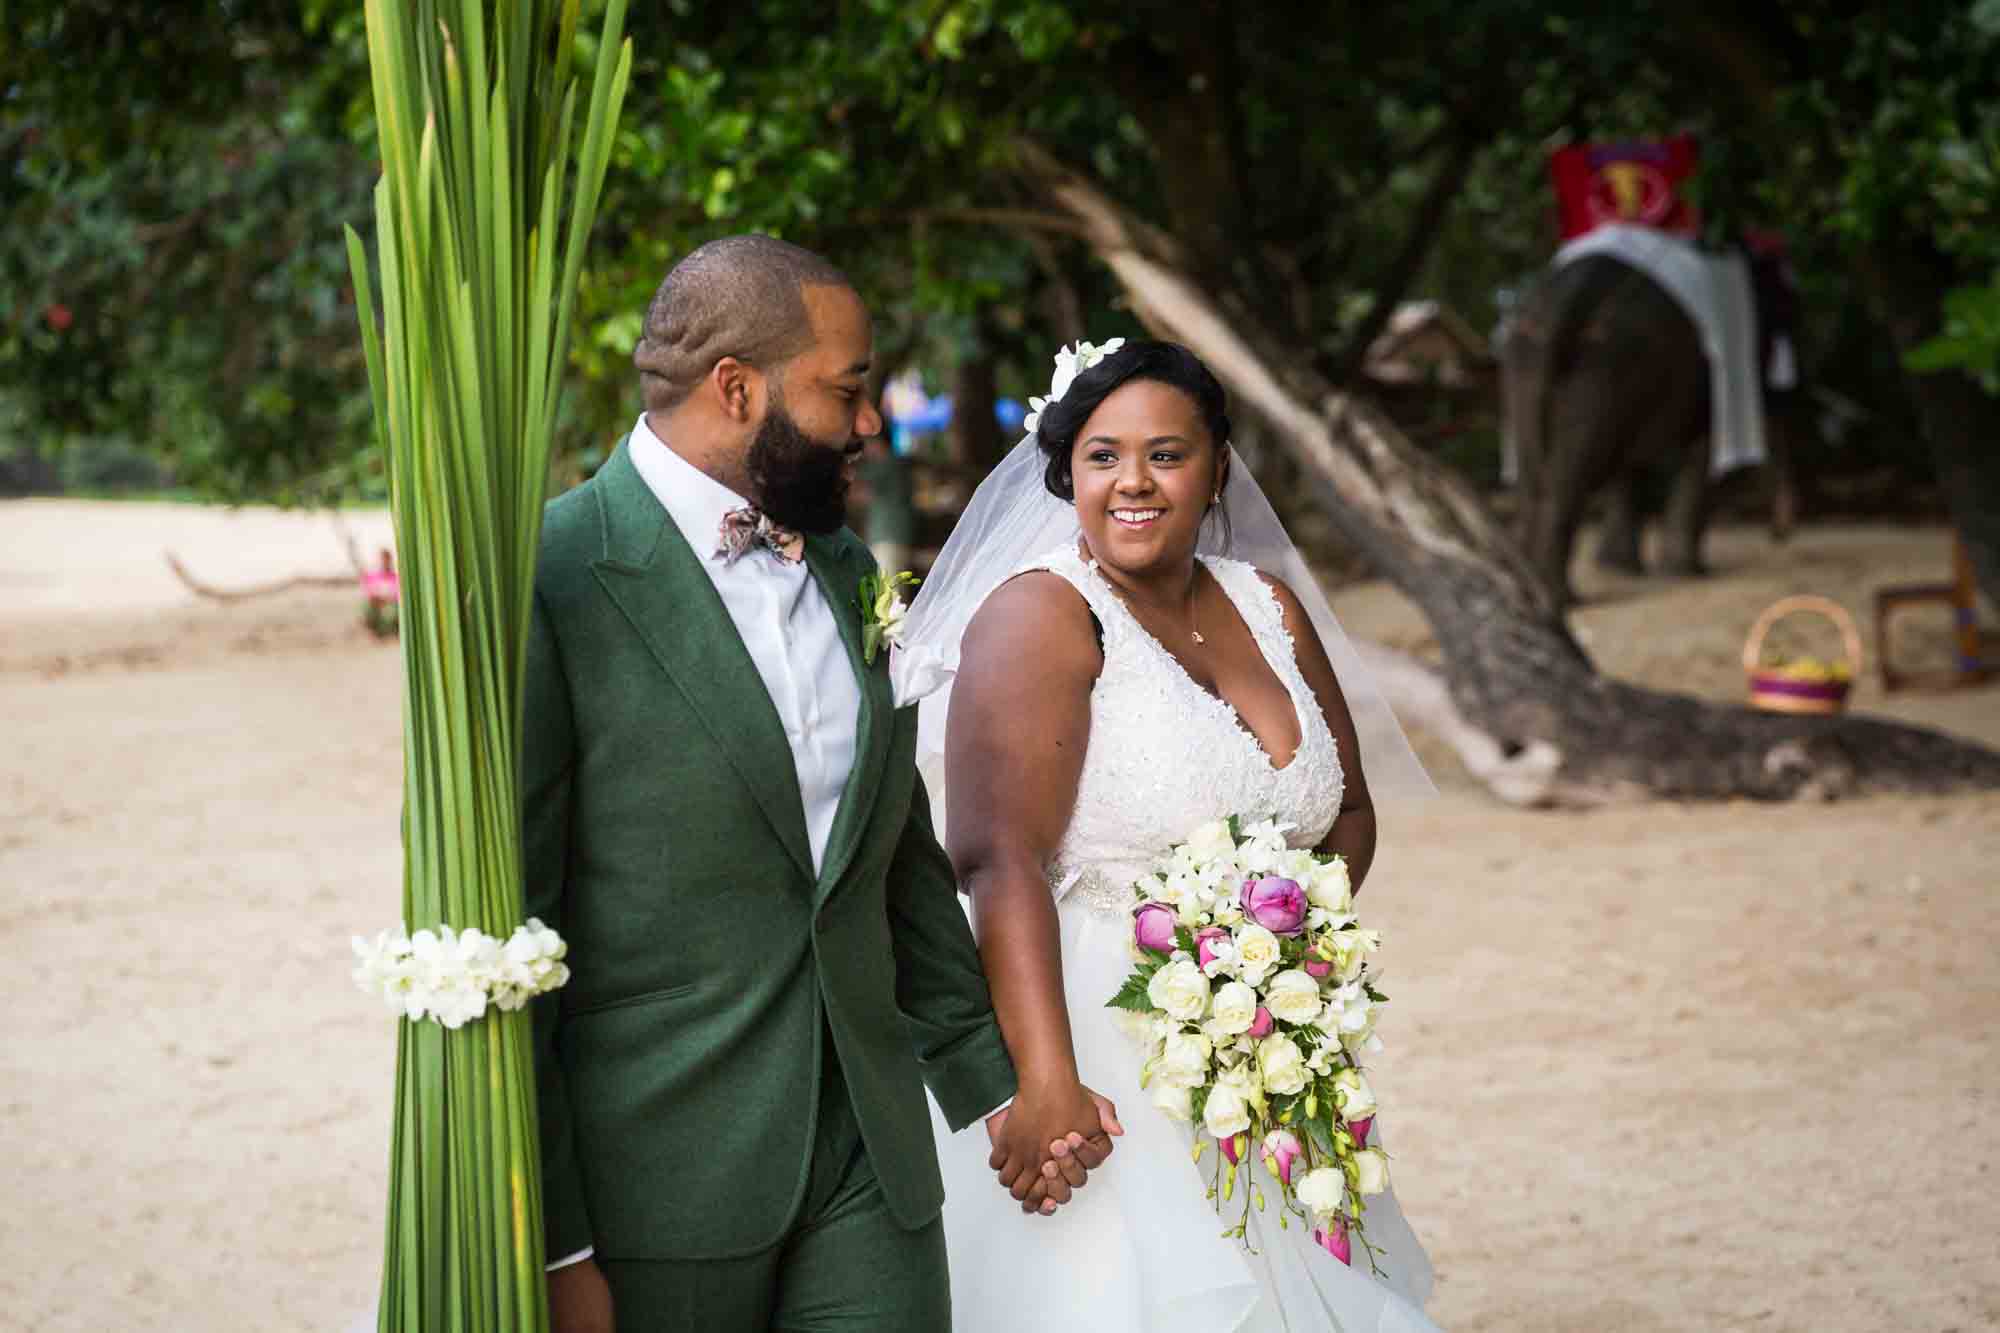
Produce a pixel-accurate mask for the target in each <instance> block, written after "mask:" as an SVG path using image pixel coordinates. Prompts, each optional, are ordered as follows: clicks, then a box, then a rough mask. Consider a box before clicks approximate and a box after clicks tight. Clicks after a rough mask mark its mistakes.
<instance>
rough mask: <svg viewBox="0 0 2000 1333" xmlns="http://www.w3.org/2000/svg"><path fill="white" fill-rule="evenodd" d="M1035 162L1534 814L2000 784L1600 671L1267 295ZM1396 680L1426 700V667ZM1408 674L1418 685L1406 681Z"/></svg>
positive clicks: (1473, 505) (1957, 764) (1484, 758)
mask: <svg viewBox="0 0 2000 1333" xmlns="http://www.w3.org/2000/svg"><path fill="white" fill-rule="evenodd" d="M1020 158H1021V162H1022V165H1023V167H1024V169H1026V170H1027V171H1029V172H1030V173H1031V174H1033V175H1034V176H1036V177H1038V178H1039V180H1040V183H1041V185H1042V188H1043V189H1044V190H1045V191H1046V197H1047V198H1049V199H1050V200H1051V201H1052V202H1053V203H1054V204H1055V205H1056V206H1057V207H1059V208H1061V209H1063V210H1064V211H1065V212H1066V213H1068V214H1069V215H1070V216H1071V217H1072V218H1073V219H1074V220H1075V221H1076V222H1077V223H1079V224H1080V225H1081V228H1082V230H1083V233H1084V235H1085V237H1086V239H1087V242H1088V244H1089V245H1090V246H1091V248H1092V250H1093V251H1094V252H1095V253H1096V254H1097V255H1098V257H1099V258H1100V259H1101V260H1102V261H1103V262H1104V263H1105V264H1106V265H1108V266H1109V267H1110V269H1111V270H1112V272H1113V273H1114V274H1115V275H1116V276H1117V277H1118V279H1119V281H1120V282H1121V283H1122V284H1123V286H1124V287H1125V289H1126V291H1127V293H1128V294H1129V295H1130V297H1131V299H1132V302H1133V305H1134V307H1135V309H1136V310H1137V312H1138V314H1139V316H1140V318H1141V319H1143V320H1144V321H1145V323H1146V324H1147V326H1148V327H1149V328H1151V329H1153V330H1155V331H1156V332H1158V333H1159V334H1160V335H1161V336H1164V337H1171V338H1173V339H1175V340H1177V341H1179V342H1181V343H1183V344H1185V345H1186V346H1188V347H1189V348H1191V349H1193V350H1194V351H1195V352H1196V353H1197V354H1198V355H1200V356H1201V357H1202V359H1203V360H1204V361H1206V362H1207V363H1208V365H1209V366H1210V368H1211V369H1213V370H1214V371H1215V373H1216V375H1217V376H1218V377H1219V378H1220V379H1221V380H1222V381H1223V382H1224V383H1225V384H1226V385H1227V386H1228V387H1229V389H1230V391H1231V392H1232V393H1233V394H1234V395H1235V396H1236V397H1237V398H1238V399H1239V400H1240V401H1242V402H1243V403H1245V404H1246V405H1247V406H1249V407H1250V408H1251V409H1252V410H1253V411H1255V412H1256V413H1257V414H1258V415H1260V416H1261V417H1263V418H1264V420H1265V421H1266V422H1268V423H1269V424H1270V426H1271V428H1272V431H1273V434H1274V435H1275V437H1276V438H1277V440H1278V442H1279V443H1281V444H1282V445H1283V447H1284V448H1286V449H1287V450H1289V451H1290V452H1291V453H1292V454H1293V455H1294V456H1295V457H1296V458H1297V459H1298V461H1299V463H1300V465H1301V467H1302V469H1303V470H1304V472H1305V474H1306V477H1307V479H1308V482H1309V484H1311V485H1312V486H1313V487H1314V489H1315V490H1316V492H1317V494H1318V496H1319V498H1320V500H1321V502H1322V503H1323V504H1325V506H1326V509H1327V512H1328V514H1329V515H1330V516H1331V518H1332V519H1333V521H1334V523H1335V524H1336V525H1337V527H1338V528H1339V530H1340V532H1341V534H1342V535H1343V537H1345V538H1346V539H1347V540H1349V541H1351V542H1352V543H1354V545H1355V546H1357V547H1358V548H1360V549H1361V550H1362V551H1363V552H1364V553H1365V554H1366V555H1367V556H1368V557H1369V559H1370V560H1371V561H1372V563H1373V564H1374V565H1375V566H1376V567H1377V568H1378V569H1380V570H1382V571H1383V572H1384V573H1385V574H1386V575H1387V576H1388V577H1389V578H1390V580H1391V581H1392V582H1394V583H1395V585H1396V586H1397V588H1398V589H1399V590H1401V591H1402V592H1403V594H1404V595H1405V596H1407V597H1409V598H1410V599H1411V600H1412V601H1414V602H1415V603H1416V604H1417V606H1418V607H1419V608H1420V609H1421V610H1422V611H1423V613H1424V615H1425V616H1426V618H1427V619H1428V620H1429V621H1430V624H1431V627H1432V629H1433V631H1434V632H1435V633H1436V635H1437V639H1438V644H1439V647H1440V648H1441V650H1442V652H1443V657H1444V668H1445V684H1446V686H1447V693H1448V706H1449V709H1450V711H1451V714H1452V716H1451V717H1450V718H1449V719H1448V722H1449V723H1450V724H1451V725H1449V726H1445V727H1442V728H1439V730H1440V731H1441V733H1443V734H1445V735H1446V736H1447V738H1449V739H1454V740H1455V743H1457V744H1458V745H1459V747H1460V751H1461V753H1464V754H1466V755H1467V756H1468V758H1470V759H1473V760H1474V761H1475V762H1474V764H1473V766H1474V769H1475V771H1476V772H1479V773H1480V774H1481V776H1482V777H1484V779H1485V780H1486V782H1487V785H1488V786H1489V787H1491V788H1492V789H1493V790H1494V791H1495V792H1497V793H1499V794H1501V795H1502V796H1503V797H1505V798H1506V799H1509V800H1513V801H1518V802H1522V803H1563V804H1594V803H1599V802H1603V801H1607V800H1613V799H1618V798H1621V797H1638V796H1645V795H1655V796H1674V797H1710V798H1715V797H1728V796H1752V797H1766V798H1786V797H1795V796H1800V795H1805V794H1822V795H1833V794H1841V793H1848V792H1860V791H1925V792H1938V791H1947V790H1953V789H1960V788H1966V787H1996V786H2000V754H1995V753H1993V752H1991V751H1988V750H1985V749H1982V748H1980V747H1978V746H1975V745H1970V744H1967V743H1964V742H1960V741H1956V740H1953V739H1951V738H1949V737H1946V736H1942V735H1939V734H1937V733H1934V732H1929V731H1924V730H1920V729H1917V728H1913V727H1904V726H1898V725H1893V724H1890V723H1884V722H1878V721H1871V720H1868V719H1862V718H1799V717H1787V716H1782V715H1778V714H1771V713H1763V712H1758V711H1755V710H1752V709H1749V708H1740V707H1730V706H1724V705H1715V704H1708V703H1703V702H1701V701H1698V700H1695V699H1690V698H1686V697H1683V696H1678V695H1670V694H1661V693H1657V692H1654V691H1650V690H1644V689H1639V688H1637V687H1635V686H1632V685H1628V684H1625V683H1623V682H1621V681H1616V680H1612V679H1610V678H1608V677H1606V676H1603V675H1601V674H1599V673H1598V671H1597V670H1596V668H1595V667H1594V666H1592V664H1591V662H1590V659H1589V658H1588V657H1587V656H1586V655H1585V654H1584V652H1583V650H1582V649H1581V648H1580V647H1579V646H1578V645H1577V643H1576V641H1575V639H1574V638H1572V637H1571V635H1570V633H1569V630H1568V628H1567V626H1566V625H1565V624H1564V621H1563V618H1562V614H1561V611H1560V609H1559V608H1558V606H1557V602H1556V598H1555V597H1554V596H1552V595H1551V594H1550V592H1549V590H1548V589H1547V587H1546V586H1545V584H1544V583H1543V581H1542V580H1541V579H1540V578H1538V577H1537V576H1536V573H1535V571H1534V570H1533V569H1532V568H1531V567H1530V566H1529V564H1528V562H1527V561H1526V559H1525V558H1524V557H1523V556H1522V554H1521V552H1520V550H1519V548H1518V547H1517V546H1516V545H1515V544H1514V542H1513V541H1512V540H1511V538H1510V537H1509V536H1508V534H1507V533H1506V532H1505V531H1504V530H1503V528H1502V527H1501V525H1500V524H1499V523H1498V522H1497V521H1496V519H1495V518H1494V516H1493V515H1492V513H1491V512H1490V511H1489V510H1488V509H1487V507H1486V506H1485V504H1484V503H1482V502H1481V500H1480V499H1479V497H1478V496H1477V495H1476V494H1475V493H1474V492H1473V491H1472V489H1471V488H1470V487H1469V486H1468V485H1467V484H1466V483H1465V482H1464V481H1463V480H1462V479H1461V478H1460V477H1459V476H1458V475H1457V474H1456V473H1455V472H1453V471H1452V470H1451V469H1450V468H1449V467H1448V466H1446V465H1445V464H1442V463H1440V462H1438V461H1436V460H1434V459H1431V458H1429V457H1428V456H1426V455H1425V454H1424V453H1422V452H1421V451H1420V450H1418V449H1417V448H1415V447H1414V446H1413V445H1411V444H1410V443H1409V441H1407V440H1406V439H1404V438H1403V436H1402V434H1401V433H1400V432H1399V431H1398V430H1397V429H1396V428H1395V426H1394V425H1393V424H1392V423H1391V422H1390V421H1389V420H1388V418H1387V417H1386V416H1385V415H1383V414H1382V413H1381V412H1379V411H1378V410H1376V409H1375V408H1374V407H1372V406H1371V405H1369V404H1368V403H1367V402H1365V401H1363V400H1362V399H1360V398H1358V397H1356V396H1355V395H1353V394H1351V393H1348V392H1345V391H1343V390H1341V389H1339V388H1337V387H1335V386H1334V385H1333V384H1332V383H1331V382H1329V381H1327V380H1326V379H1324V378H1323V377H1322V376H1319V375H1318V374H1316V373H1315V372H1313V371H1312V370H1311V369H1309V368H1307V367H1305V366H1303V365H1302V364H1300V358H1298V357H1297V356H1296V355H1295V354H1293V353H1292V352H1291V351H1290V350H1289V349H1288V347H1287V345H1286V344H1285V343H1284V342H1283V341H1282V340H1281V339H1279V338H1276V337H1274V336H1272V335H1271V334H1269V333H1268V331H1267V330H1266V329H1265V328H1264V327H1263V326H1262V324H1261V322H1260V320H1259V319H1258V318H1257V317H1256V316H1255V315H1253V314H1252V313H1250V312H1251V309H1252V306H1251V304H1250V303H1249V302H1247V301H1244V300H1242V299H1241V298H1240V297H1239V296H1237V294H1235V293H1233V292H1230V291H1227V290H1211V289H1205V288H1203V287H1201V286H1199V285H1198V284H1197V283H1196V282H1195V281H1193V280H1192V279H1191V278H1190V277H1189V276H1188V272H1187V270H1186V268H1185V267H1184V266H1183V264H1182V262H1181V255H1182V253H1183V251H1182V247H1180V246H1179V245H1178V244H1177V243H1176V242H1175V240H1174V239H1173V238H1172V237H1169V236H1167V235H1165V234H1163V233H1161V232H1159V231H1158V230H1157V229H1154V228H1151V227H1149V226H1147V225H1145V224H1144V223H1142V222H1140V221H1138V220H1137V219H1135V218H1134V217H1132V216H1131V215H1130V214H1128V213H1127V212H1126V211H1125V210H1124V209H1123V208H1121V207H1120V206H1119V205H1118V204H1117V203H1116V202H1114V201H1113V200H1112V199H1111V198H1110V197H1109V196H1108V195H1107V194H1106V193H1105V192H1104V191H1103V190H1102V189H1101V188H1099V187H1098V185H1097V184H1096V183H1095V182H1093V181H1091V180H1090V179H1088V178H1086V177H1084V176H1082V175H1080V174H1077V173H1075V172H1073V171H1071V170H1069V169H1068V168H1067V167H1065V166H1063V165H1062V164H1060V163H1059V162H1057V161H1056V160H1055V159H1054V158H1053V157H1051V156H1050V155H1049V154H1048V153H1046V152H1045V151H1044V150H1042V149H1041V148H1040V147H1039V146H1037V145H1034V144H1032V143H1023V144H1021V145H1020ZM1402 665H1403V667H1404V668H1405V669H1404V670H1401V671H1398V672H1395V673H1392V676H1393V677H1395V678H1385V685H1386V686H1388V687H1389V688H1390V689H1391V691H1392V699H1393V696H1394V695H1400V696H1401V697H1402V698H1404V699H1407V700H1411V701H1413V702H1414V701H1415V700H1416V697H1417V695H1418V694H1419V693H1420V692H1421V689H1422V686H1423V680H1422V677H1421V675H1420V674H1416V675H1413V674H1412V669H1413V668H1414V664H1409V663H1403V664H1402ZM1398 678H1401V679H1407V680H1408V681H1409V682H1410V688H1408V689H1402V688H1400V687H1399V684H1398Z"/></svg>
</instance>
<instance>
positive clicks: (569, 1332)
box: [548, 1259, 616, 1333]
mask: <svg viewBox="0 0 2000 1333" xmlns="http://www.w3.org/2000/svg"><path fill="white" fill-rule="evenodd" d="M548 1283H549V1328H550V1330H551V1333H616V1321H615V1320H614V1319H613V1317H612V1309H611V1284H610V1283H609V1282H606V1281H605V1280H604V1270H603V1269H601V1268H599V1267H598V1266H597V1260H595V1259H579V1260H578V1261H577V1262H575V1263H573V1264H565V1265H564V1266H563V1267H561V1268H558V1269H557V1270H556V1271H555V1272H553V1273H551V1274H549V1276H548Z"/></svg>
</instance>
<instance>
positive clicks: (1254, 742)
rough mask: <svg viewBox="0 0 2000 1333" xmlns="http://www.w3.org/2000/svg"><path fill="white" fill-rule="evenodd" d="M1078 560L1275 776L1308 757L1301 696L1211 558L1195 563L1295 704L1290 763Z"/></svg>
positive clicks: (1086, 561)
mask: <svg viewBox="0 0 2000 1333" xmlns="http://www.w3.org/2000/svg"><path fill="white" fill-rule="evenodd" d="M1077 559H1078V560H1080V561H1082V563H1083V567H1084V571H1085V572H1086V573H1087V574H1088V575H1089V576H1090V577H1091V578H1094V579H1097V580H1098V581H1099V582H1101V583H1103V584H1104V587H1105V591H1106V592H1108V593H1109V594H1110V596H1111V600H1112V601H1114V602H1116V603H1117V604H1118V609H1119V611H1121V612H1122V613H1124V616H1125V618H1126V619H1127V620H1129V621H1131V622H1132V628H1133V629H1135V630H1137V631H1138V632H1139V637H1140V638H1142V639H1144V640H1145V641H1146V643H1147V644H1148V645H1149V646H1150V647H1151V648H1152V649H1153V651H1154V652H1156V653H1158V654H1159V655H1160V656H1162V657H1164V658H1166V660H1167V662H1168V664H1169V665H1170V666H1172V667H1173V669H1174V670H1175V671H1176V672H1177V673H1179V675H1180V678H1181V679H1182V680H1183V681H1185V682H1186V683H1187V685H1188V688H1189V689H1191V690H1193V691H1194V692H1195V693H1196V694H1198V695H1200V696H1201V697H1202V698H1204V699H1206V700H1208V701H1209V702H1210V703H1213V704H1217V705H1220V706H1221V708H1222V710H1223V711H1224V712H1226V713H1228V714H1229V720H1230V722H1231V723H1232V724H1233V725H1234V726H1235V728H1236V731H1237V734H1239V735H1240V736H1242V737H1243V738H1244V739H1245V740H1247V741H1249V742H1250V745H1251V748H1252V749H1254V750H1256V752H1257V753H1258V754H1259V755H1260V756H1262V758H1263V760H1264V763H1265V765H1266V766H1268V767H1269V769H1270V771H1271V772H1273V773H1289V772H1290V771H1291V770H1292V769H1293V768H1294V767H1296V766H1297V764H1298V762H1299V755H1300V754H1302V753H1304V751H1305V748H1306V718H1305V711H1304V710H1303V709H1302V708H1301V707H1300V705H1299V698H1298V695H1296V694H1295V693H1293V691H1292V686H1291V682H1290V681H1288V680H1286V679H1285V673H1284V671H1283V670H1281V669H1280V668H1279V665H1278V664H1277V663H1276V662H1273V661H1272V660H1271V653H1270V650H1269V649H1268V648H1266V647H1265V645H1264V637H1263V636H1262V635H1261V634H1259V633H1257V630H1256V627H1255V626H1253V625H1252V624H1251V623H1250V617H1249V616H1248V615H1247V614H1246V613H1245V612H1244V610H1243V607H1242V606H1241V605H1240V604H1239V603H1238V602H1237V600H1236V595H1235V594H1234V593H1232V592H1231V591H1230V590H1229V585H1228V584H1227V583H1224V582H1223V581H1222V580H1221V579H1220V578H1217V577H1216V573H1215V569H1214V567H1213V566H1212V565H1211V564H1210V563H1209V558H1208V557H1207V556H1205V555H1197V556H1196V557H1195V559H1196V560H1197V561H1198V562H1200V564H1201V566H1202V568H1204V569H1206V570H1207V571H1208V577H1209V578H1210V579H1211V580H1213V581H1214V583H1215V586H1216V587H1218V588H1220V589H1221V590H1222V597H1223V600H1224V601H1226V602H1228V603H1229V607H1230V609H1231V610H1232V611H1234V612H1235V613H1236V618H1237V619H1238V620H1240V621H1242V622H1243V628H1244V629H1245V630H1246V631H1247V632H1248V633H1249V635H1250V641H1251V642H1252V643H1254V644H1256V645H1257V655H1258V657H1260V658H1262V659H1263V662H1264V665H1265V666H1266V667H1268V668H1269V669H1270V672H1271V674H1272V675H1273V676H1275V677H1277V679H1278V686H1279V688H1280V689H1282V690H1284V692H1285V697H1286V698H1287V699H1289V700H1291V703H1292V724H1293V725H1294V726H1296V727H1297V728H1298V732H1299V739H1298V743H1297V744H1296V745H1294V746H1293V747H1292V755H1291V758H1289V759H1287V760H1286V761H1285V762H1284V763H1282V764H1280V763H1279V762H1278V761H1277V758H1276V757H1275V756H1274V755H1272V753H1271V752H1270V751H1269V750H1268V749H1266V748H1265V746H1264V742H1262V741H1260V740H1258V739H1257V733H1256V732H1254V731H1252V730H1251V729H1250V727H1249V724H1247V723H1246V722H1244V720H1243V714H1242V712H1241V710H1239V709H1238V708H1237V707H1236V705H1235V704H1233V703H1231V702H1229V699H1228V698H1227V697H1226V696H1225V695H1223V694H1222V693H1221V692H1220V691H1217V690H1211V689H1207V688H1205V687H1204V686H1203V685H1202V683H1201V682H1200V681H1198V680H1196V679H1195V678H1194V673H1193V672H1192V671H1189V670H1188V669H1187V663H1185V662H1183V661H1181V659H1180V658H1178V657H1176V656H1174V652H1173V650H1172V649H1171V648H1169V647H1167V645H1166V644H1164V643H1161V642H1160V640H1159V637H1158V636H1157V635H1155V634H1154V633H1153V631H1151V630H1149V629H1147V628H1146V626H1145V624H1144V623H1143V622H1142V621H1141V620H1140V619H1139V617H1138V616H1137V615H1135V614H1133V611H1132V608H1131V607H1129V606H1127V605H1126V604H1125V599H1124V598H1123V597H1121V596H1119V595H1118V590H1117V588H1115V587H1113V586H1112V584H1111V580H1110V579H1107V578H1105V577H1104V575H1103V573H1102V572H1101V571H1100V570H1099V569H1098V567H1097V563H1098V562H1097V561H1096V559H1094V558H1091V557H1087V556H1084V555H1083V554H1082V553H1081V552H1079V553H1078V554H1077Z"/></svg>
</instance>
